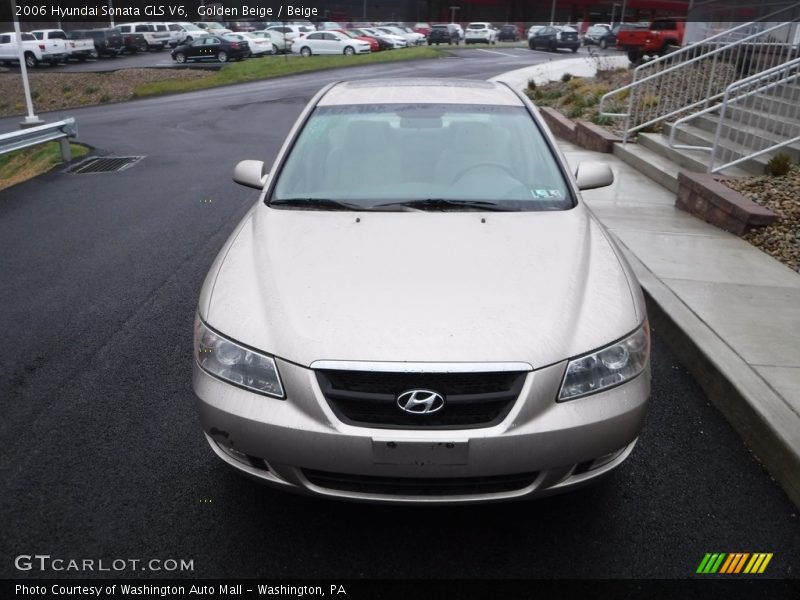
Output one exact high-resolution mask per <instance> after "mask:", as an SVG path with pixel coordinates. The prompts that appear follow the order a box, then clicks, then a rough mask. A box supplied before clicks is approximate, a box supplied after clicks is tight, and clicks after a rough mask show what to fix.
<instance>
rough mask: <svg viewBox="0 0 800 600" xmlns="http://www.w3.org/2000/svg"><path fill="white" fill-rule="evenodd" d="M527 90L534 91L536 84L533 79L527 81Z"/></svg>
mask: <svg viewBox="0 0 800 600" xmlns="http://www.w3.org/2000/svg"><path fill="white" fill-rule="evenodd" d="M528 89H529V90H530V91H534V90H535V89H536V82H535V81H534V80H533V79H528Z"/></svg>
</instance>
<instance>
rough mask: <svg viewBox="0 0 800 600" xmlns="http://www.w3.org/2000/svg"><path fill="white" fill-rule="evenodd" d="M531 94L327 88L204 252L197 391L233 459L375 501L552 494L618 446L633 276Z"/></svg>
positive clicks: (633, 382)
mask: <svg viewBox="0 0 800 600" xmlns="http://www.w3.org/2000/svg"><path fill="white" fill-rule="evenodd" d="M612 179H613V176H612V174H611V171H610V170H609V169H608V167H607V166H605V165H603V164H598V163H583V164H582V165H580V166H579V167H578V171H577V175H576V176H575V177H573V176H572V174H570V173H569V172H568V170H567V166H566V163H565V161H564V159H563V157H562V155H561V154H560V153H559V152H558V150H557V149H556V147H555V144H554V141H553V139H552V137H551V136H550V134H549V133H548V132H547V131H546V129H545V127H544V126H543V124H542V122H541V120H540V117H539V116H538V113H537V111H536V109H535V108H534V107H533V106H532V105H531V104H530V103H529V102H528V100H527V99H526V98H524V97H523V96H522V95H520V94H517V93H515V92H514V91H512V90H511V89H510V88H508V87H506V86H504V85H503V84H498V83H489V82H480V81H458V80H424V79H419V80H411V79H409V80H392V81H378V80H376V81H361V82H350V83H339V84H335V85H331V86H328V87H326V88H325V89H323V90H322V91H321V92H320V93H318V94H317V95H316V96H315V97H314V98H313V100H312V101H311V102H310V104H309V105H308V107H306V109H305V110H304V112H303V113H302V115H301V116H300V118H299V120H298V122H297V124H296V125H295V127H294V129H293V130H292V132H291V133H290V135H289V137H288V139H287V141H286V143H285V144H284V146H283V148H282V149H281V151H280V153H279V155H278V157H277V159H276V162H275V165H274V167H273V170H272V172H271V173H270V174H266V173H265V168H264V165H263V163H261V162H258V161H252V160H249V161H243V162H241V163H239V164H238V165H237V167H236V170H235V173H234V180H236V181H237V182H239V183H242V184H244V185H248V186H251V187H254V188H258V189H262V193H261V196H260V198H259V201H258V202H257V203H256V204H255V205H254V206H253V207H252V209H251V210H250V211H249V212H248V214H247V215H246V216H245V218H244V219H243V221H242V222H241V223H240V224H239V226H238V227H237V229H236V230H235V232H234V233H233V235H232V236H231V237H230V239H229V240H228V242H227V243H226V245H225V246H224V248H223V249H222V251H221V252H220V254H219V256H218V257H217V259H216V261H215V262H214V264H213V266H212V268H211V270H210V272H209V274H208V277H207V279H206V281H205V284H204V286H203V290H202V293H201V297H200V302H199V308H198V314H197V321H196V325H195V368H194V390H195V393H196V395H197V397H198V406H199V410H200V417H201V422H202V426H203V429H204V431H205V434H206V437H207V439H208V442H209V443H210V445H211V448H213V450H214V452H215V453H216V454H217V455H218V456H219V457H220V458H221V459H222V460H224V461H225V462H226V463H227V464H229V465H230V466H232V467H235V468H236V469H238V470H239V471H241V472H244V473H246V474H248V475H250V476H252V477H254V478H256V479H259V480H261V481H263V482H267V483H270V484H273V485H275V486H278V487H282V488H284V489H287V490H294V491H301V492H304V493H308V494H314V495H318V496H327V497H335V498H343V499H351V500H363V501H372V502H395V503H412V502H488V501H497V500H508V499H515V498H523V497H533V496H538V495H544V494H548V493H553V492H556V491H561V490H566V489H569V488H572V487H575V486H578V485H580V484H582V483H585V482H587V481H589V480H591V479H593V478H595V477H598V476H601V475H604V474H606V473H607V472H609V471H610V470H612V469H614V468H615V467H617V466H618V465H619V464H620V463H622V462H623V461H624V460H625V459H626V458H627V456H628V455H629V454H630V452H631V450H632V449H633V446H634V444H635V442H636V440H637V437H638V435H639V432H640V430H641V428H642V425H643V420H644V415H645V409H646V404H647V398H648V396H649V392H650V368H649V347H650V343H649V342H650V340H649V334H648V327H647V320H646V315H645V308H644V302H643V298H642V294H641V289H640V287H639V284H638V283H637V281H636V279H635V277H634V275H633V274H632V272H631V270H630V267H629V266H628V265H627V264H626V262H625V261H624V260H623V259H622V257H621V256H620V252H619V249H618V248H617V247H615V245H614V243H613V242H612V241H611V240H610V239H609V236H608V233H607V232H606V231H605V230H604V229H603V228H602V226H600V225H599V224H598V223H597V221H596V220H595V219H594V217H593V216H592V214H591V213H590V212H589V211H588V209H587V208H586V207H585V206H584V204H583V202H582V200H581V198H580V194H579V191H578V190H579V189H588V188H592V187H601V186H605V185H609V184H610V183H611V182H612Z"/></svg>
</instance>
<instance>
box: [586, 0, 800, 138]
mask: <svg viewBox="0 0 800 600" xmlns="http://www.w3.org/2000/svg"><path fill="white" fill-rule="evenodd" d="M798 8H800V2H795V3H793V4H791V5H789V6H785V7H783V8H781V9H779V10H776V11H773V12H771V13H769V14H767V15H764V16H762V17H759V18H758V19H756V20H754V21H750V22H748V23H742V24H740V25H737V26H735V27H733V28H731V29H728V30H726V31H723V32H720V33H717V34H715V35H712V36H710V37H708V38H706V39H704V40H701V41H699V42H696V43H694V44H691V45H689V46H686V47H684V48H681V49H680V50H677V51H675V52H672V53H670V54H667V55H665V56H662V57H659V58H657V59H655V60H652V61H649V62H647V63H645V64H643V65H640V66H638V67H637V68H636V69H634V74H633V81H632V82H631V83H629V84H627V85H625V86H622V87H620V88H617V89H616V90H612V91H610V92H608V93H606V94H604V95H603V96H602V97H601V98H600V103H599V105H598V109H599V112H600V114H601V115H604V116H609V117H624V118H625V125H624V136H623V141H625V142H627V139H628V136H629V135H630V134H632V133H635V132H636V131H638V130H640V129H643V128H645V127H648V126H650V125H653V124H655V123H658V122H660V121H664V120H666V119H668V118H670V117H673V116H675V115H676V114H679V113H681V112H684V111H686V110H691V109H692V108H695V107H697V106H700V105H702V104H705V106H706V107H708V105H709V103H710V102H713V101H714V100H716V99H718V98H720V97H721V96H722V92H716V93H714V92H713V82H714V76H715V69H716V60H713V61H712V68H711V72H710V74H709V76H708V81H707V82H706V81H702V82H701V84H702V85H703V86H705V85H706V83H707V84H708V90H707V93H706V94H705V96H704V97H703V99H702V100H698V101H695V102H690V103H687V104H686V105H684V106H681V107H679V108H676V109H672V110H669V111H668V112H666V113H664V114H659V115H656V116H655V117H654V118H650V119H647V120H645V121H642V122H640V123H634V125H633V126H631V122H630V120H631V116H632V113H633V112H634V102H635V100H636V98H635V92H636V91H637V90H638V89H639V88H641V87H642V86H643V84H645V83H651V84H652V85H657V83H658V81H657V80H659V79H661V78H663V77H664V76H665V75H667V74H669V73H675V72H676V71H679V70H680V69H685V68H687V67H689V66H690V65H696V64H697V63H699V62H701V61H705V60H708V59H709V58H712V59H716V57H717V56H718V55H720V54H722V53H723V52H729V51H731V50H732V49H736V50H737V51H738V50H739V49H741V48H742V47H745V46H748V44H750V45H753V46H755V44H754V43H756V40H757V39H758V38H766V37H767V36H768V34H770V33H771V32H773V31H776V30H778V29H781V28H784V27H789V30H788V31H791V25H792V24H793V23H796V22H797V21H798V19H796V18H794V19H792V20H791V21H784V22H780V23H777V24H775V25H772V26H770V27H767V28H766V29H764V30H761V31H758V32H756V33H750V34H748V35H745V37H743V38H742V37H738V38H737V39H735V40H731V39H730V38H731V36H733V35H735V34H736V33H738V32H740V31H742V30H747V29H748V28H751V27H753V26H754V25H756V24H757V23H765V22H774V19H775V17H777V16H779V15H781V14H785V13H786V12H787V11H794V10H796V9H798ZM770 37H771V36H770ZM770 45H773V46H774V45H775V44H774V43H772V42H770ZM709 46H711V47H712V48H711V49H710V50H708V48H709ZM762 46H763V45H762ZM778 46H779V47H780V48H786V49H787V50H788V52H792V51H793V48H792V47H791V45H789V44H778ZM687 55H688V58H687V59H686V60H682V58H683V57H686V56H687ZM745 57H746V55H745V56H738V57H737V59H743V58H745ZM667 63H670V65H669V66H665V67H664V68H663V69H661V70H658V71H656V72H655V73H651V74H650V75H646V76H644V77H643V78H640V77H641V75H642V73H643V72H644V71H645V70H654V69H658V68H660V67H663V66H664V65H666V64H667ZM626 91H627V92H628V94H629V96H628V106H627V111H626V112H609V111H607V110H604V108H605V106H606V103H607V102H608V101H609V100H610V99H611V98H613V97H615V96H618V95H619V94H621V93H623V92H626Z"/></svg>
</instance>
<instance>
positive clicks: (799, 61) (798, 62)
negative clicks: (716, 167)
mask: <svg viewBox="0 0 800 600" xmlns="http://www.w3.org/2000/svg"><path fill="white" fill-rule="evenodd" d="M795 66H800V58H795V59H792V60H790V61H788V62H785V63H783V64H780V65H777V66H775V67H772V68H771V69H767V70H766V71H762V72H761V73H756V74H755V75H751V76H750V77H745V78H744V79H740V80H739V81H735V82H733V83H732V84H730V85H729V86H728V87H727V88H725V91H724V92H723V93H722V94H720V96H721V97H722V98H723V101H722V102H721V103H718V104H714V105H713V106H709V107H708V108H705V109H703V110H700V111H698V112H696V113H692V114H691V115H687V116H685V117H682V118H680V119H678V120H677V121H675V122H674V123H672V125H671V127H670V132H669V147H670V148H675V149H677V150H709V151H712V153H713V150H714V148H715V146H716V145H717V142H715V143H714V145H713V146H695V145H692V144H676V143H675V133H676V132H677V131H678V127H679V126H680V125H683V124H685V123H688V122H689V121H693V120H694V119H696V118H698V117H701V116H703V115H706V114H708V113H712V112H716V111H720V124H721V123H722V113H724V111H725V108H726V107H727V105H728V104H730V100H731V98H730V95H731V93H732V92H734V91H735V90H737V89H738V88H741V87H744V86H746V85H747V84H749V83H752V82H753V81H758V80H760V79H765V78H768V77H771V76H772V75H774V74H775V73H779V72H781V71H785V70H787V69H792V68H793V67H795ZM783 83H785V80H783V79H781V80H778V81H773V82H770V83H768V84H765V85H763V86H761V87H759V88H756V89H754V90H751V91H749V92H747V93H746V94H741V95H737V96H736V97H735V98H733V99H732V100H733V101H734V102H735V101H737V100H741V99H743V98H748V97H751V96H755V95H756V94H760V93H762V92H765V91H767V90H769V89H771V88H774V87H777V86H778V85H781V84H783ZM715 137H716V138H717V141H718V138H719V127H717V132H716V133H715ZM723 168H724V167H723ZM709 170H710V167H709Z"/></svg>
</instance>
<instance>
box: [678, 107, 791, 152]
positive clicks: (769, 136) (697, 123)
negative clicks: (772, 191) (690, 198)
mask: <svg viewBox="0 0 800 600" xmlns="http://www.w3.org/2000/svg"><path fill="white" fill-rule="evenodd" d="M743 117H744V118H747V119H748V121H747V122H746V123H741V122H739V123H737V122H731V121H729V120H728V119H726V120H725V123H724V124H723V125H722V128H721V129H720V136H721V139H722V142H723V144H724V143H726V140H728V141H730V142H733V143H737V144H741V143H743V142H744V141H747V146H752V147H753V148H767V147H769V146H773V145H775V144H779V143H781V142H784V141H786V140H787V139H789V138H793V137H798V136H800V122H798V123H791V122H787V123H783V124H782V126H781V128H780V129H781V133H780V134H779V133H775V132H773V131H769V130H766V129H764V127H763V125H766V124H768V123H773V122H774V121H773V120H772V119H770V118H769V116H758V115H756V114H748V115H743ZM718 123H719V116H718V115H714V114H707V115H702V116H700V117H697V118H696V119H695V120H693V121H691V122H690V123H689V125H692V126H694V127H696V128H697V129H699V130H701V131H703V132H705V133H707V134H708V135H709V136H710V138H708V139H710V140H711V141H713V139H714V135H715V134H716V131H717V124H718ZM686 127H687V126H686V125H681V126H680V127H679V132H678V133H676V134H675V135H676V136H680V135H681V133H680V130H681V129H686ZM670 128H671V125H670V126H668V127H667V133H669V129H670ZM750 140H752V143H751V142H750ZM776 152H786V153H787V154H789V156H791V157H792V158H793V159H794V160H800V142H798V143H797V144H792V145H790V146H784V147H783V148H780V149H779V150H776ZM766 160H769V156H768V157H767V159H766Z"/></svg>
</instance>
